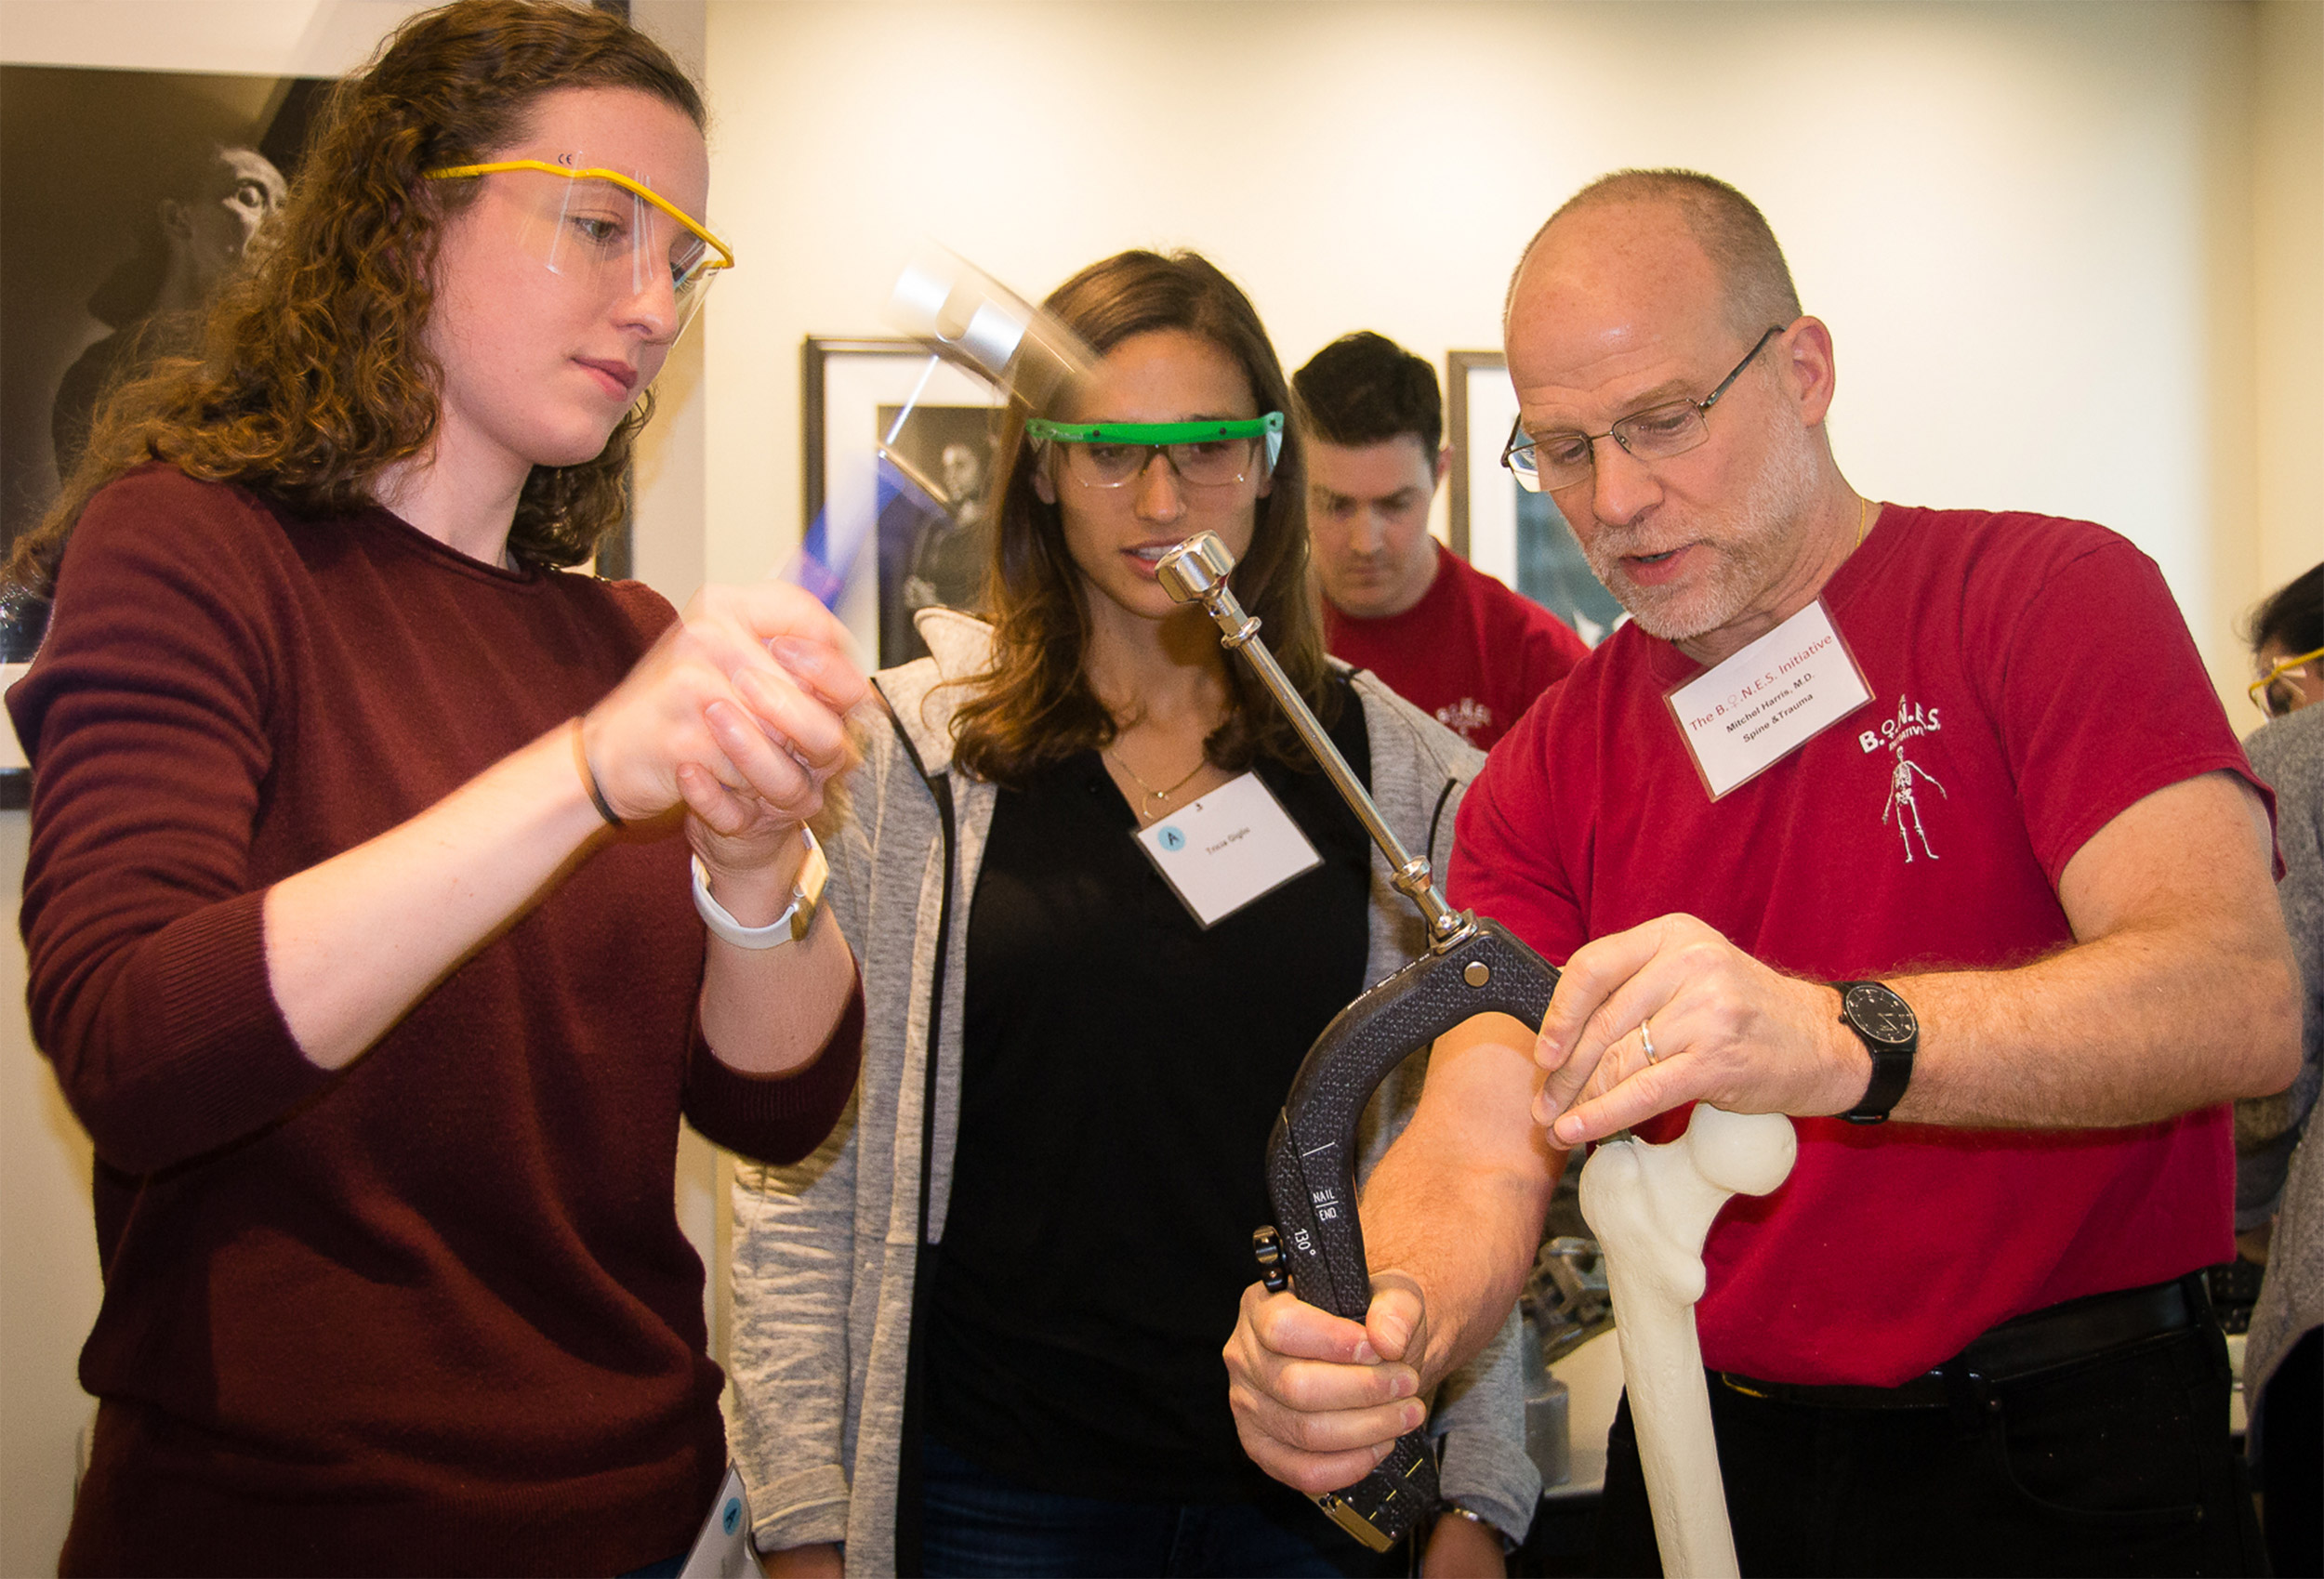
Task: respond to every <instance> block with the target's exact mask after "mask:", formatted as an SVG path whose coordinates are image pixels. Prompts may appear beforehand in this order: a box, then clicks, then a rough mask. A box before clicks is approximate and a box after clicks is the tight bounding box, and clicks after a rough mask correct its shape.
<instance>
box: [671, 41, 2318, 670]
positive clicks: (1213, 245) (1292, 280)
mask: <svg viewBox="0 0 2324 1579" xmlns="http://www.w3.org/2000/svg"><path fill="white" fill-rule="evenodd" d="M2277 8H2278V9H2281V8H2282V7H2277ZM2296 8H2297V9H2299V10H2300V11H2302V12H2303V13H2304V14H2305V17H2306V19H2307V21H2312V20H2313V16H2314V9H2315V8H2314V7H2313V6H2309V5H2304V4H2302V5H2299V6H2298V7H2296ZM2256 15H2257V13H2256V12H2255V10H2254V8H2253V7H2251V6H2250V5H2231V6H2216V5H2187V4H2135V3H2119V4H2109V5H2102V6H2099V5H2080V4H2075V5H2045V4H2023V5H2011V6H1955V5H1946V6H1936V5H1907V4H1895V5H1870V6H1867V5H1852V4H1817V5H1804V6H1790V5H1746V4H1734V5H1717V6H1714V5H1695V4H1682V5H1667V6H1666V5H1648V4H1640V5H1626V6H1604V5H1595V6H1577V5H1546V4H1509V3H1501V4H1431V5H1419V6H1415V5H1372V4H1339V3H1319V0H1285V3H1280V4H1274V5H1268V6H1246V5H1239V4H1219V3H1208V0H1182V3H1147V0H1118V3H1116V4H1112V5H1107V6H1097V7H1073V8H1071V9H1067V8H1063V7H1057V6H1053V5H1048V4H1038V3H1034V4H1025V3H1020V0H956V3H952V4H946V5H942V6H926V5H911V4H898V3H889V0H856V3H838V0H710V5H709V33H710V88H711V95H712V102H713V108H714V110H715V112H717V113H718V115H719V117H720V120H719V125H718V127H717V131H716V135H715V138H714V142H713V170H714V177H713V185H712V193H713V198H712V207H713V213H714V217H715V219H716V222H717V223H718V224H719V225H720V226H722V227H724V228H725V233H727V234H728V235H729V237H730V239H731V240H732V241H733V244H734V246H735V249H736V252H737V254H738V257H739V258H740V262H741V267H740V268H738V269H737V270H735V271H734V273H733V277H732V278H731V279H729V280H728V281H726V282H724V283H721V284H720V287H719V291H720V295H719V297H718V299H717V300H716V301H715V303H714V304H713V306H712V308H711V309H710V310H711V312H712V313H714V314H715V315H716V320H717V322H716V329H715V334H714V335H713V336H712V338H711V340H710V343H709V348H708V349H709V369H708V382H709V390H710V442H709V456H710V460H709V477H708V490H707V495H708V508H709V520H710V527H709V539H708V547H707V566H708V569H709V570H710V572H711V573H712V574H714V575H718V576H746V575H756V574H760V573H763V572H764V571H765V569H766V568H767V566H768V565H769V564H770V563H772V561H774V560H775V559H778V558H779V557H780V555H781V554H782V552H783V551H784V550H785V549H786V547H787V546H788V545H789V544H790V543H791V542H792V541H793V540H794V539H795V538H796V536H797V533H798V531H799V504H798V500H799V475H798V465H799V460H798V448H799V441H798V433H799V389H798V382H799V378H798V371H797V369H798V347H799V339H800V337H801V336H804V335H806V334H809V333H820V334H862V333H878V332H881V323H880V309H881V305H882V302H883V300H884V297H885V294H886V291H887V289H888V286H889V285H890V283H891V282H892V280H893V278H894V275H895V272H896V270H897V268H898V267H899V265H900V263H901V262H902V260H903V259H904V257H905V255H906V253H907V252H908V250H909V249H910V247H911V245H912V244H913V243H914V242H915V241H916V240H917V239H918V237H919V236H920V235H922V234H923V233H932V234H934V235H935V236H937V237H938V238H940V239H942V240H944V241H945V242H946V243H949V244H951V245H953V246H955V247H957V249H959V250H960V251H962V252H964V253H965V254H967V255H968V256H969V257H972V258H975V259H977V260H978V261H980V262H982V263H984V265H985V266H986V267H988V268H990V269H992V270H995V271H996V272H997V273H999V274H1000V275H1002V277H1004V278H1006V279H1009V280H1010V281H1012V282H1015V283H1018V285H1019V288H1020V289H1023V290H1024V291H1025V292H1027V293H1028V294H1032V295H1038V294H1041V293H1043V292H1046V291H1047V290H1048V289H1049V288H1050V286H1051V285H1052V284H1054V283H1056V282H1057V281H1059V280H1061V279H1062V278H1063V277H1064V276H1065V275H1066V274H1067V273H1069V272H1071V271H1072V270H1075V269H1076V268H1078V267H1079V266H1081V265H1082V264H1084V263H1087V262H1089V261H1090V260H1091V259H1093V258H1096V257H1102V256H1103V255H1105V254H1107V253H1110V252H1112V251H1115V250H1116V249H1118V248H1121V247H1124V246H1129V245H1137V244H1146V245H1166V246H1167V245H1191V246H1195V247H1198V248H1200V249H1201V250H1203V251H1205V252H1207V253H1208V254H1209V255H1210V256H1211V257H1213V258H1214V259H1215V260H1216V261H1217V262H1219V263H1220V264H1221V265H1222V266H1223V267H1224V268H1226V269H1227V270H1229V271H1230V272H1231V273H1233V274H1235V276H1236V277H1237V278H1238V279H1240V280H1241V281H1242V282H1243V283H1245V284H1246V285H1247V286H1248V288H1249V290H1250V291H1251V293H1252V295H1253V296H1254V298H1255V299H1256V300H1257V301H1258V303H1259V306H1260V309H1261V312H1262V314H1264V316H1265V317H1266V319H1267V321H1268V323H1269V325H1270V327H1271V329H1272V330H1273V332H1274V336H1275V338H1276V341H1277V346H1278V349H1280V350H1281V352H1282V353H1283V355H1284V357H1285V359H1286V361H1287V362H1290V363H1294V364H1295V363H1296V362H1299V361H1301V360H1303V359H1304V358H1305V357H1306V356H1307V355H1309V354H1310V353H1311V352H1313V351H1314V349H1316V348H1317V347H1318V346H1320V345H1321V344H1323V343H1324V342H1325V341H1327V339H1329V338H1330V337H1332V336H1335V335H1337V334H1339V333H1340V332H1342V331H1344V330H1346V329H1349V328H1353V327H1357V326H1369V327H1374V328H1378V329H1380V330H1381V331H1383V332H1385V333H1387V334H1389V335H1392V336H1395V337H1397V338H1399V339H1401V340H1403V341H1405V342H1406V344H1408V345H1410V346H1411V347H1412V348H1413V349H1416V350H1418V351H1419V352H1420V353H1421V354H1423V355H1425V356H1427V357H1429V358H1431V359H1432V360H1433V361H1436V362H1438V363H1439V365H1441V364H1442V358H1443V354H1444V352H1445V351H1446V349H1450V348H1454V347H1460V348H1471V349H1491V348H1494V347H1496V346H1498V344H1499V307H1500V301H1501V293H1502V289H1503V286H1504V284H1505V283H1506V280H1507V276H1508V272H1509V270H1510V268H1511V266H1512V263H1513V262H1514V260H1515V257H1516V255H1517V252H1518V249H1519V247H1520V246H1521V245H1522V243H1523V242H1524V240H1525V237H1526V236H1527V235H1528V234H1529V233H1530V232H1531V231H1532V230H1533V229H1534V227H1535V226H1536V225H1537V224H1538V222H1539V221H1540V219H1541V218H1542V217H1544V216H1545V215H1546V214H1547V213H1548V212H1549V210H1550V209H1551V208H1552V207H1553V206H1554V205H1555V204H1557V203H1558V202H1559V201H1560V200H1561V199H1562V198H1564V197H1565V195H1566V194H1567V193H1568V192H1570V191H1572V190H1573V189H1574V188H1575V187H1577V186H1578V185H1579V184H1580V183H1581V182H1582V181H1584V180H1586V179H1587V178H1590V177H1591V176H1593V175H1596V174H1598V173H1600V172H1602V171H1604V170H1607V169H1610V168H1614V167H1617V166H1619V165H1623V164H1687V165H1692V166H1696V167H1698V168H1703V169H1707V170H1709V171H1710V172H1712V173H1714V174H1717V175H1720V176H1723V177H1724V178H1728V179H1730V180H1733V181H1735V182H1736V184H1738V185H1739V186H1741V187H1742V188H1743V189H1744V190H1745V191H1748V192H1750V194H1751V195H1752V196H1753V197H1754V198H1755V199H1756V200H1757V201H1758V202H1759V203H1760V204H1762V206H1763V208H1764V209H1765V210H1766V212H1767V214H1768V216H1769V217H1770V219H1771V220H1772V221H1773V223H1774V225H1775V227H1776V231H1777V233H1778V235H1779V236H1781V237H1782V239H1783V240H1784V242H1785V244H1786V246H1787V248H1788V250H1789V256H1790V258H1791V262H1792V266H1793V269H1794V270H1795V272H1796V274H1797V276H1798V278H1799V282H1800V286H1801V292H1802V296H1803V297H1804V298H1805V300H1806V302H1807V305H1808V309H1809V310H1810V311H1812V312H1816V313H1818V314H1819V315H1821V316H1822V317H1824V318H1825V319H1826V320H1827V321H1828V322H1830V323H1831V325H1832V327H1833V332H1834V335H1835V336H1836V338H1837V341H1838V344H1839V350H1840V359H1841V395H1840V404H1839V407H1838V409H1837V412H1836V414H1835V416H1834V418H1833V429H1834V436H1835V442H1836V443H1837V446H1838V449H1839V454H1840V457H1841V463H1842V467H1843V468H1845V469H1846V470H1847V472H1848V473H1849V475H1850V478H1851V480H1853V481H1855V483H1856V484H1857V485H1858V486H1859V487H1861V488H1863V489H1864V490H1866V491H1867V492H1868V493H1872V494H1873V495H1874V496H1876V497H1882V498H1892V499H1900V500H1909V501H1912V502H1916V503H1929V504H1947V505H1980V506H2014V507H2029V508H2036V509H2043V510H2051V511H2055V512H2059V513H2065V514H2075V515H2082V516H2089V517H2093V518H2095V519H2097V520H2103V521H2105V522H2106V523H2107V524H2109V525H2112V526H2115V527H2117V528H2118V529H2119V530H2121V531H2123V532H2125V533H2128V534H2129V535H2130V536H2131V537H2133V539H2135V540H2136V541H2137V542H2138V543H2139V544H2140V545H2141V546H2144V547H2145V548H2146V550H2147V551H2148V552H2149V553H2150V554H2152V555H2153V556H2154V557H2155V558H2156V559H2158V560H2159V562H2160V563H2161V565H2162V567H2163V569H2164V572H2165V573H2166V574H2167V575H2168V577H2169V578H2170V581H2171V584H2172V587H2173V589H2174V590H2175V591H2176V592H2177V594H2178V596H2179V598H2180V599H2181V601H2182V603H2183V605H2184V606H2185V609H2186V611H2187V613H2188V615H2189V618H2190V621H2191V623H2192V624H2193V625H2195V627H2196V629H2197V631H2198V634H2199V638H2200V639H2202V640H2203V641H2204V644H2205V647H2206V651H2207V654H2208V656H2209V657H2210V658H2211V659H2212V664H2213V666H2214V669H2215V670H2216V671H2217V673H2218V676H2219V678H2221V679H2222V680H2223V681H2225V680H2235V682H2236V684H2237V685H2238V689H2239V683H2240V682H2239V679H2238V678H2237V677H2239V676H2240V674H2241V657H2240V653H2239V651H2238V650H2237V649H2236V648H2235V647H2234V644H2233V640H2232V637H2231V636H2230V635H2229V634H2228V631H2227V628H2226V619H2225V611H2226V610H2228V609H2231V608H2234V607H2239V606H2241V604H2243V603H2246V602H2248V601H2249V600H2250V599H2251V598H2252V597H2254V596H2256V595H2257V593H2258V592H2259V591H2260V590H2263V589H2264V588H2263V587H2262V586H2260V585H2259V584H2258V582H2257V580H2256V577H2257V573H2258V560H2257V556H2256V555H2255V554H2254V553H2253V552H2252V551H2251V542H2252V541H2253V532H2254V523H2253V519H2252V517H2253V509H2254V504H2253V497H2254V495H2253V488H2252V475H2253V467H2254V458H2253V454H2252V448H2253V446H2252V441H2251V403H2250V402H2251V376H2252V374H2251V354H2252V337H2251V288H2252V286H2251V281H2252V275H2253V270H2254V263H2253V258H2252V253H2251V245H2252V241H2251V238H2252V228H2251V179H2252V162H2253V153H2252V146H2251V101H2252V97H2253V92H2254V88H2253V82H2252V78H2253V72H2254V65H2253V53H2252V41H2253V33H2254V30H2255V17H2256ZM2307 21H2301V20H2296V19H2295V20H2293V21H2291V22H2286V23H2282V24H2281V25H2279V26H2278V31H2285V32H2297V31H2299V29H2300V28H2302V27H2304V26H2306V25H2307ZM2310 54H2311V56H2312V55H2313V51H2311V52H2310ZM2269 64H2270V70H2271V71H2272V72H2274V73H2276V75H2277V76H2278V77H2280V78H2281V79H2282V86H2281V88H2280V91H2279V94H2278V97H2279V98H2281V99H2286V100H2290V101H2298V102H2301V103H2304V104H2305V105H2309V106H2312V105H2313V104H2314V103H2315V101H2316V98H2317V94H2318V92H2319V91H2324V72H2319V71H2317V69H2316V63H2315V61H2314V60H2313V59H2310V60H2308V61H2307V63H2305V64H2303V63H2302V62H2301V61H2300V60H2299V59H2296V58H2293V57H2291V56H2290V55H2285V56H2282V57H2280V58H2271V59H2270V63H2269ZM2279 118H2281V119H2286V120H2287V121H2288V120H2290V119H2292V118H2294V117H2292V116H2291V115H2290V114H2289V113H2288V114H2287V115H2286V116H2284V117H2279ZM2292 187H2293V188H2294V189H2295V190H2297V191H2305V192H2307V193H2310V194H2314V193H2315V192H2316V191H2317V189H2316V187H2315V186H2314V185H2313V183H2311V184H2310V185H2309V186H2307V187H2305V188H2298V187H2297V183H2296V182H2294V183H2292ZM2285 256H2286V257H2299V258H2300V260H2301V261H2300V265H2299V267H2300V271H2301V274H2302V278H2303V280H2304V282H2305V283H2307V284H2308V285H2309V286H2310V287H2311V290H2310V292H2309V294H2310V295H2311V296H2312V295H2313V291H2312V286H2313V283H2314V259H2315V257H2316V256H2317V255H2316V254H2315V253H2314V252H2313V251H2311V252H2308V253H2306V254H2305V255H2298V254H2291V253H2287V254H2286V255H2285ZM2295 294H2296V293H2295ZM2306 365H2308V366H2310V367H2313V366H2315V365H2316V363H2315V362H2314V361H2313V360H2310V361H2309V362H2307V364H2306ZM2305 497H2306V498H2307V499H2310V500H2312V499H2313V498H2314V497H2315V493H2314V491H2313V490H2310V491H2309V492H2308V493H2307V494H2306V495H2305ZM2223 543H2224V544H2225V546H2223ZM2294 557H2296V556H2294ZM2223 566H2224V570H2223Z"/></svg>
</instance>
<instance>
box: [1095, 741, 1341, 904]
mask: <svg viewBox="0 0 2324 1579" xmlns="http://www.w3.org/2000/svg"><path fill="white" fill-rule="evenodd" d="M1134 837H1135V838H1136V839H1137V841H1138V848H1139V849H1142V850H1144V851H1145V852H1146V858H1147V859H1148V860H1150V861H1152V862H1154V864H1155V870H1157V871H1159V872H1160V873H1161V874H1162V876H1163V878H1164V880H1165V881H1167V882H1168V883H1169V885H1170V887H1171V888H1173V889H1174V890H1176V892H1177V894H1178V897H1179V899H1180V901H1182V902H1183V903H1184V904H1185V906H1186V908H1187V909H1188V910H1190V911H1192V912H1193V913H1194V916H1195V920H1197V921H1199V922H1201V923H1202V924H1203V926H1204V927H1205V928H1210V927H1214V926H1216V925H1218V924H1219V923H1220V922H1221V921H1223V920H1224V919H1226V917H1228V916H1230V915H1234V914H1235V912H1236V911H1238V910H1240V909H1242V908H1243V907H1244V906H1245V905H1247V904H1248V903H1250V901H1253V900H1255V899H1257V898H1259V897H1260V896H1261V894H1268V893H1273V892H1274V890H1275V889H1277V888H1281V887H1283V885H1284V884H1286V883H1287V882H1289V881H1290V880H1291V879H1292V878H1294V877H1296V876H1298V875H1300V874H1301V873H1302V872H1307V871H1311V870H1313V869H1314V868H1315V867H1317V866H1320V865H1322V864H1323V860H1324V858H1323V857H1322V856H1320V855H1318V854H1316V853H1315V847H1314V845H1312V844H1310V843H1308V842H1307V836H1306V835H1305V834H1302V833H1301V832H1300V825H1299V824H1298V823H1297V822H1292V821H1291V815H1290V813H1289V812H1287V811H1286V810H1284V809H1283V803H1282V802H1280V801H1278V800H1277V799H1275V797H1274V793H1273V792H1271V791H1270V790H1269V789H1268V788H1267V786H1266V785H1265V784H1264V783H1261V782H1260V778H1259V775H1258V774H1256V773H1245V774H1242V775H1241V776H1239V777H1237V778H1233V779H1229V780H1228V781H1227V782H1226V783H1222V784H1221V785H1220V786H1219V787H1218V788H1217V789H1214V790H1212V791H1211V792H1210V793H1209V794H1208V795H1206V796H1203V797H1202V798H1201V799H1200V800H1196V801H1193V802H1190V803H1189V804H1187V805H1186V806H1185V807H1183V808H1182V809H1180V810H1177V811H1173V812H1171V813H1170V814H1169V816H1167V817H1165V818H1163V819H1162V821H1160V822H1156V823H1155V824H1153V825H1152V826H1151V827H1145V828H1141V829H1139V830H1138V832H1137V833H1136V835H1135V836H1134Z"/></svg>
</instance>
